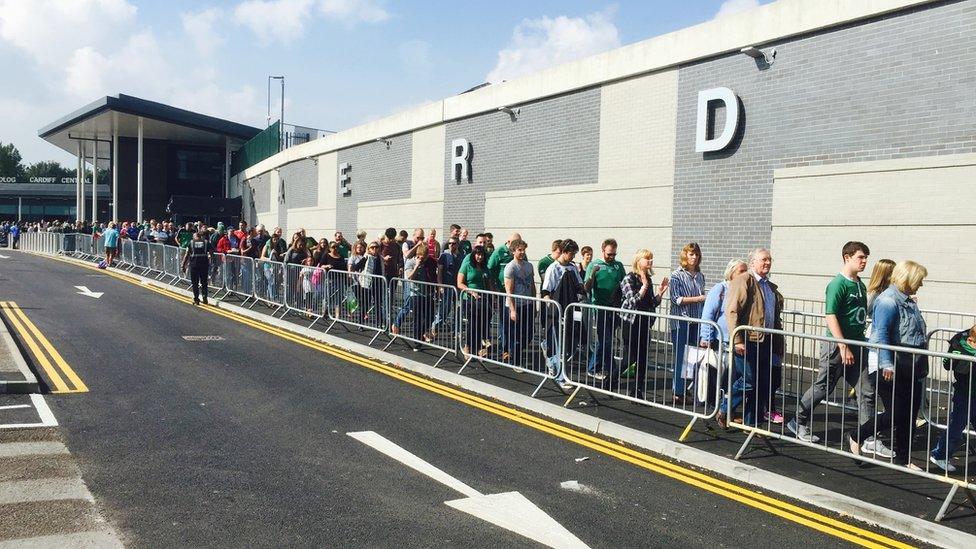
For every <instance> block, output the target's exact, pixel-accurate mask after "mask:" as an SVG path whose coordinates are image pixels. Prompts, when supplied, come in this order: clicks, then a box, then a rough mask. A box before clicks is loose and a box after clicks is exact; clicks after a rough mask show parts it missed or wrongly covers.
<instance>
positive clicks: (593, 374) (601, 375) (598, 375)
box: [586, 372, 607, 381]
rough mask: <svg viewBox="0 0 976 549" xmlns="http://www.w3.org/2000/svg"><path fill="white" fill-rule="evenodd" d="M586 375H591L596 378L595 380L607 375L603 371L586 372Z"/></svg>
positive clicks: (605, 377)
mask: <svg viewBox="0 0 976 549" xmlns="http://www.w3.org/2000/svg"><path fill="white" fill-rule="evenodd" d="M586 375H587V376H589V377H592V378H593V379H597V380H600V381H603V380H604V379H607V375H606V374H604V373H603V372H593V373H590V372H586Z"/></svg>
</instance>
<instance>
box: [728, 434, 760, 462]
mask: <svg viewBox="0 0 976 549" xmlns="http://www.w3.org/2000/svg"><path fill="white" fill-rule="evenodd" d="M754 436H756V432H755V431H750V432H749V436H747V437H746V441H745V442H743V443H742V446H740V447H739V451H738V452H736V453H735V457H734V458H733V459H736V460H738V459H739V458H741V457H742V454H744V453H745V451H746V448H747V447H748V446H749V443H750V442H752V437H754Z"/></svg>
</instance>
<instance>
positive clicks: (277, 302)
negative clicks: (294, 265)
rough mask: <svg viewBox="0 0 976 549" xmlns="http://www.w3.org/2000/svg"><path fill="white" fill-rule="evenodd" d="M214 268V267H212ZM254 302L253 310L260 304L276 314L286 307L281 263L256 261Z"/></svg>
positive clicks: (263, 260) (283, 270)
mask: <svg viewBox="0 0 976 549" xmlns="http://www.w3.org/2000/svg"><path fill="white" fill-rule="evenodd" d="M211 268H212V267H211ZM253 290H254V293H253V297H254V302H253V303H251V305H250V307H251V308H252V309H253V308H254V306H255V305H256V304H258V303H264V304H265V305H267V306H268V307H269V308H273V309H274V311H273V312H272V313H271V314H272V315H273V314H276V313H277V312H278V311H279V310H281V309H283V308H284V306H285V265H284V263H281V262H280V261H270V260H267V259H256V260H255V261H254V282H253Z"/></svg>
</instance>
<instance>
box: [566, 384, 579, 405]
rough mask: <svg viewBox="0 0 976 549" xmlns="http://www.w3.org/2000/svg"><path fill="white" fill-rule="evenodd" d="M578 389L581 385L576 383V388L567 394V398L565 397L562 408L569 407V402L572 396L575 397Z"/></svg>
mask: <svg viewBox="0 0 976 549" xmlns="http://www.w3.org/2000/svg"><path fill="white" fill-rule="evenodd" d="M580 389H581V387H580V386H579V385H577V386H576V388H575V389H573V392H572V394H570V395H569V398H567V399H566V403H565V404H563V408H567V407H569V403H570V402H572V401H573V399H574V398H576V394H577V393H579V392H580Z"/></svg>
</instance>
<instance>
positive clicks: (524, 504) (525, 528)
mask: <svg viewBox="0 0 976 549" xmlns="http://www.w3.org/2000/svg"><path fill="white" fill-rule="evenodd" d="M346 434H347V435H349V436H351V437H352V438H354V439H356V440H358V441H360V442H362V443H363V444H365V445H367V446H369V447H371V448H373V449H375V450H378V451H380V452H382V453H384V454H386V455H387V456H389V457H391V458H393V459H395V460H397V461H399V462H400V463H402V464H404V465H406V466H407V467H410V468H411V469H414V470H415V471H418V472H420V473H423V474H425V475H427V476H428V477H430V478H432V479H434V480H436V481H437V482H440V483H441V484H444V485H445V486H448V487H450V488H453V489H454V490H457V491H458V492H461V493H462V494H464V495H466V496H468V497H466V498H462V499H455V500H451V501H445V502H444V503H445V504H446V505H448V506H450V507H453V508H454V509H457V510H459V511H463V512H465V513H468V514H469V515H472V516H474V517H476V518H479V519H481V520H484V521H487V522H490V523H492V524H494V525H496V526H500V527H502V528H504V529H506V530H509V531H512V532H515V533H516V534H519V535H521V536H525V537H527V538H529V539H531V540H535V541H537V542H539V543H541V544H543V545H546V546H548V547H556V548H559V549H588V547H587V545H586V544H585V543H583V542H582V541H581V540H580V539H579V538H577V537H576V536H574V535H573V533H572V532H570V531H569V530H567V529H565V528H563V526H562V525H561V524H559V523H558V522H556V520H555V519H553V518H552V517H550V516H549V515H548V514H547V513H546V512H545V511H543V510H542V509H539V508H538V507H537V506H536V505H535V504H534V503H532V502H531V501H529V500H528V499H527V498H526V497H525V496H523V495H522V494H520V493H518V492H505V493H502V494H482V493H481V492H478V491H477V490H475V489H474V488H472V487H470V486H468V485H467V484H465V483H463V482H461V481H460V480H458V479H456V478H454V477H452V476H451V475H449V474H447V473H445V472H444V471H441V470H440V469H438V468H437V467H434V466H433V465H431V464H430V463H427V462H426V461H424V460H422V459H420V458H419V457H417V456H415V455H413V454H411V453H410V452H408V451H406V450H404V449H403V448H400V447H399V446H397V445H396V444H394V443H393V442H391V441H389V440H387V439H386V438H384V437H383V436H382V435H380V434H378V433H375V432H373V431H359V432H355V433H346Z"/></svg>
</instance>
